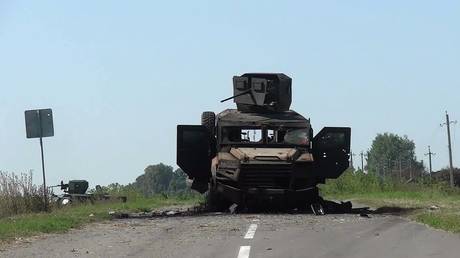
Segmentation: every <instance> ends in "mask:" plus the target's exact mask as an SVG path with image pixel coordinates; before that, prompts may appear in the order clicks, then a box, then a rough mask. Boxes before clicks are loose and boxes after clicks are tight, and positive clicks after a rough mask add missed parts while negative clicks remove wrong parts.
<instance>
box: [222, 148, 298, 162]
mask: <svg viewBox="0 0 460 258" xmlns="http://www.w3.org/2000/svg"><path fill="white" fill-rule="evenodd" d="M230 153H231V154H232V155H233V156H235V157H236V158H237V159H239V160H259V161H278V160H280V161H289V160H295V159H297V158H298V156H299V155H300V152H299V151H298V150H297V149H295V148H231V149H230Z"/></svg>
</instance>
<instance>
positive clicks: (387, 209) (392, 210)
mask: <svg viewBox="0 0 460 258" xmlns="http://www.w3.org/2000/svg"><path fill="white" fill-rule="evenodd" d="M418 209H420V208H402V207H394V206H384V207H380V208H377V209H376V210H374V211H372V214H383V215H407V214H410V213H412V212H414V211H416V210H418Z"/></svg>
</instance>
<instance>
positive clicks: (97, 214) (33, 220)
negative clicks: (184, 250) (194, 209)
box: [0, 197, 201, 241]
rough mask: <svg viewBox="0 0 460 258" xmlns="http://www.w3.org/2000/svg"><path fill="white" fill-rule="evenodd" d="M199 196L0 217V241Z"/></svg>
mask: <svg viewBox="0 0 460 258" xmlns="http://www.w3.org/2000/svg"><path fill="white" fill-rule="evenodd" d="M200 201H201V199H199V198H198V197H188V198H179V197H169V198H164V197H154V198H135V199H134V200H128V202H126V203H115V202H112V203H99V204H94V205H91V204H87V205H78V206H73V207H65V208H62V209H56V210H54V211H52V212H50V213H35V214H26V215H20V216H14V217H9V218H2V219H0V241H9V240H12V239H15V238H19V237H29V236H33V235H37V234H40V233H55V232H66V231H68V230H69V229H72V228H78V227H81V226H82V225H84V224H87V223H91V222H97V221H103V220H108V219H110V215H109V212H110V211H129V212H146V211H151V210H152V209H155V208H158V207H162V206H172V205H187V204H197V203H198V202H200Z"/></svg>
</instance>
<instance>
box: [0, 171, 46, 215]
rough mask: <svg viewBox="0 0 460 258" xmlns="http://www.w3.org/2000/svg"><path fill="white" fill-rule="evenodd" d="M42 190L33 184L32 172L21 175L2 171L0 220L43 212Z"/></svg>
mask: <svg viewBox="0 0 460 258" xmlns="http://www.w3.org/2000/svg"><path fill="white" fill-rule="evenodd" d="M41 189H42V188H41V187H39V186H37V185H34V184H33V182H32V172H29V173H21V174H19V175H17V174H14V173H8V172H3V171H0V218H3V217H8V216H13V215H18V214H24V213H31V212H41V211H43V191H42V190H41Z"/></svg>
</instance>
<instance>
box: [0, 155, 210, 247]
mask: <svg viewBox="0 0 460 258" xmlns="http://www.w3.org/2000/svg"><path fill="white" fill-rule="evenodd" d="M40 189H41V188H40V186H37V185H34V184H33V183H32V174H20V175H15V174H13V173H4V172H0V243H1V242H8V241H11V240H14V239H18V238H23V237H29V236H34V235H37V234H41V233H55V232H66V231H68V230H70V229H73V228H79V227H81V226H83V225H85V224H88V223H92V222H98V221H103V220H108V219H111V215H110V213H111V212H150V211H152V210H153V209H155V208H159V207H166V206H175V205H195V204H199V203H200V202H202V201H203V200H202V197H201V195H198V194H196V193H194V192H192V191H191V190H190V189H189V188H188V187H187V185H186V182H185V176H183V172H181V171H180V170H176V171H173V169H172V167H170V166H166V165H163V164H158V165H154V166H148V167H147V168H146V169H145V171H144V174H143V175H141V176H139V177H138V178H137V179H136V181H135V182H134V183H132V184H128V185H121V184H118V183H113V184H110V185H108V186H105V187H102V190H103V191H104V192H105V193H107V194H111V195H113V196H126V197H127V202H126V203H122V202H120V201H110V202H109V201H105V202H96V203H94V204H90V203H72V205H69V206H64V207H58V206H57V205H56V204H53V203H51V205H50V206H51V207H50V211H49V212H44V211H43V193H42V191H40ZM89 192H95V190H94V189H92V190H90V191H89Z"/></svg>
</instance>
